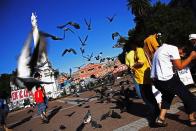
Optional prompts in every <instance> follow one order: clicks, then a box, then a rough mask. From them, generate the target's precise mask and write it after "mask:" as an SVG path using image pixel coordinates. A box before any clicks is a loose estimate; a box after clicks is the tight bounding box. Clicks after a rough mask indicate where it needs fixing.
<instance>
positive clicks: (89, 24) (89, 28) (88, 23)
mask: <svg viewBox="0 0 196 131" xmlns="http://www.w3.org/2000/svg"><path fill="white" fill-rule="evenodd" d="M84 21H85V24H86V25H87V27H88V30H91V19H90V21H89V22H88V21H87V20H86V19H85V18H84Z"/></svg>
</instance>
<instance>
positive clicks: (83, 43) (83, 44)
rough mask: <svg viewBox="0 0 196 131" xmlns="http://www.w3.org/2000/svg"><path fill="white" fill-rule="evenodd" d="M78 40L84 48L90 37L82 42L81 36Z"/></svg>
mask: <svg viewBox="0 0 196 131" xmlns="http://www.w3.org/2000/svg"><path fill="white" fill-rule="evenodd" d="M78 39H79V40H80V42H81V45H82V46H85V45H86V41H87V39H88V35H86V37H85V39H84V40H82V39H81V37H80V36H78Z"/></svg>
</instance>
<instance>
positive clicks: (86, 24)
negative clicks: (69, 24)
mask: <svg viewBox="0 0 196 131" xmlns="http://www.w3.org/2000/svg"><path fill="white" fill-rule="evenodd" d="M84 21H85V24H86V25H87V26H89V23H88V22H87V20H86V18H84Z"/></svg>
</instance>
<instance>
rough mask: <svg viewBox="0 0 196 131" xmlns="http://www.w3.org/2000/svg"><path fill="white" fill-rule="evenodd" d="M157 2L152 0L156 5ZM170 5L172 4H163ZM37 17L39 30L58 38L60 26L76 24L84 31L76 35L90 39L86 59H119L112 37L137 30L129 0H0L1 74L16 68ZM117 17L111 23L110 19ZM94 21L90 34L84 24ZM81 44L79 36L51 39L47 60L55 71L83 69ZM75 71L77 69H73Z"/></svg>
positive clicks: (69, 35)
mask: <svg viewBox="0 0 196 131" xmlns="http://www.w3.org/2000/svg"><path fill="white" fill-rule="evenodd" d="M155 1H156V0H152V2H153V3H154V2H155ZM161 1H162V2H166V3H168V1H170V0H161ZM32 12H36V14H37V16H38V26H39V30H42V31H44V32H48V33H50V34H53V35H56V36H60V37H61V36H62V34H63V33H62V30H60V29H57V28H56V26H57V25H62V24H65V23H67V22H69V21H74V22H77V23H79V24H80V27H81V29H80V30H75V29H73V28H72V29H73V30H74V31H75V33H76V34H77V35H79V36H80V37H82V38H84V37H85V36H86V35H88V36H89V37H88V40H87V45H86V47H85V51H86V52H85V55H88V54H91V52H93V53H94V55H96V54H98V53H99V52H103V55H102V56H103V57H106V56H117V55H118V54H119V53H121V51H122V50H121V49H113V48H112V46H113V45H114V44H115V43H116V40H112V37H111V35H112V33H113V32H116V31H117V32H119V33H120V34H121V35H123V36H127V32H128V30H129V29H131V28H134V26H135V24H134V21H133V19H134V16H133V15H132V14H131V11H129V10H128V8H127V0H1V1H0V18H1V20H0V36H1V39H0V44H1V48H0V59H1V60H0V74H2V73H11V72H12V71H13V70H15V69H16V67H17V57H18V56H19V54H20V51H21V49H22V47H23V43H24V41H25V39H26V37H27V35H28V33H29V32H30V31H31V28H32V27H31V19H30V18H31V13H32ZM114 14H116V17H115V18H114V20H113V22H112V23H109V22H108V20H107V19H106V17H107V16H112V15H114ZM84 18H86V19H87V20H88V19H90V18H91V22H92V30H91V31H89V30H87V27H86V25H85V22H84ZM79 47H80V41H79V40H78V38H77V36H76V35H74V34H72V33H71V32H67V33H66V36H65V39H64V40H63V41H54V40H50V39H48V58H49V60H50V61H51V63H52V66H53V68H54V69H59V71H60V72H68V70H69V68H73V67H76V66H80V65H82V64H84V63H87V61H85V60H84V59H83V58H82V56H81V54H80V51H79ZM66 48H74V49H75V50H76V51H77V52H78V54H77V55H74V54H67V55H64V56H63V57H62V56H61V54H62V52H63V51H64V49H66ZM73 69H74V68H73Z"/></svg>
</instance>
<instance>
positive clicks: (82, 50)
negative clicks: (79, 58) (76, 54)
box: [80, 47, 85, 55]
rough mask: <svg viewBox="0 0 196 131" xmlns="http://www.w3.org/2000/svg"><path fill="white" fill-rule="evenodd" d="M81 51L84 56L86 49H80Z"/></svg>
mask: <svg viewBox="0 0 196 131" xmlns="http://www.w3.org/2000/svg"><path fill="white" fill-rule="evenodd" d="M80 51H81V53H82V55H83V54H84V52H85V50H84V48H82V47H80Z"/></svg>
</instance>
